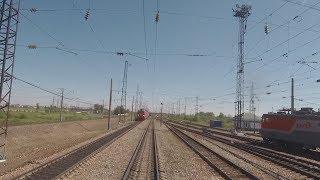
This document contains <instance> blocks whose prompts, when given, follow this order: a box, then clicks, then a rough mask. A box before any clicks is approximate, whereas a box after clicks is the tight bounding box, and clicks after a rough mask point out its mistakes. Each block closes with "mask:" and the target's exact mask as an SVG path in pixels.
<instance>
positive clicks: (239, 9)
mask: <svg viewBox="0 0 320 180" xmlns="http://www.w3.org/2000/svg"><path fill="white" fill-rule="evenodd" d="M250 11H251V6H249V5H245V4H243V5H241V6H240V5H238V4H237V5H236V9H233V13H234V14H233V16H234V17H237V18H238V19H239V43H238V50H239V57H238V63H237V77H236V78H237V85H236V101H235V111H236V112H235V127H236V129H241V121H242V119H243V113H244V36H245V33H246V26H247V19H248V17H249V15H250V14H251V13H250Z"/></svg>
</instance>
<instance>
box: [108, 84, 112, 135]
mask: <svg viewBox="0 0 320 180" xmlns="http://www.w3.org/2000/svg"><path fill="white" fill-rule="evenodd" d="M111 105H112V78H111V80H110V96H109V116H108V130H110V121H111Z"/></svg>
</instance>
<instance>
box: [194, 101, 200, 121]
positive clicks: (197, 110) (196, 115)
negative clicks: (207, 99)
mask: <svg viewBox="0 0 320 180" xmlns="http://www.w3.org/2000/svg"><path fill="white" fill-rule="evenodd" d="M194 113H195V114H194V115H195V118H196V119H198V113H199V97H198V96H197V97H196V105H195V107H194Z"/></svg>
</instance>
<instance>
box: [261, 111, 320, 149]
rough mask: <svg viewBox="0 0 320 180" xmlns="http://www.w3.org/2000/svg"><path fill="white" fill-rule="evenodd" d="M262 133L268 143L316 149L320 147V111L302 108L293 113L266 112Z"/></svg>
mask: <svg viewBox="0 0 320 180" xmlns="http://www.w3.org/2000/svg"><path fill="white" fill-rule="evenodd" d="M260 133H261V136H262V138H263V139H264V141H266V142H268V143H270V142H271V143H277V144H281V145H285V146H288V147H290V148H292V147H293V148H307V149H315V148H317V147H320V139H319V137H320V112H315V111H314V110H312V108H301V110H299V111H294V112H292V113H288V112H285V111H280V112H277V113H269V114H264V115H263V116H262V122H261V129H260Z"/></svg>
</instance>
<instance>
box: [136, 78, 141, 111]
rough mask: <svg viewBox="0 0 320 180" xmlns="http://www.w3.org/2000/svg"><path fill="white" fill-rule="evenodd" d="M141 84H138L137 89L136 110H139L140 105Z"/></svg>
mask: <svg viewBox="0 0 320 180" xmlns="http://www.w3.org/2000/svg"><path fill="white" fill-rule="evenodd" d="M139 91H140V90H139V84H137V91H136V102H135V112H137V111H138V106H139V97H140V92H139Z"/></svg>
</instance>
